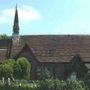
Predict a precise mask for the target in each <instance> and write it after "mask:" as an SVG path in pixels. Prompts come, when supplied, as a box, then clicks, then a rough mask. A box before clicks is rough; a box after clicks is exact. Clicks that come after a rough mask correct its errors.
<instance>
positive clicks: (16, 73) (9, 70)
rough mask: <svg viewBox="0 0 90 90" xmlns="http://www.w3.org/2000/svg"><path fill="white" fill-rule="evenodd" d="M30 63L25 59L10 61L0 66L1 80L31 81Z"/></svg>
mask: <svg viewBox="0 0 90 90" xmlns="http://www.w3.org/2000/svg"><path fill="white" fill-rule="evenodd" d="M30 68H31V66H30V62H28V60H27V59H26V58H24V57H22V58H19V59H18V60H16V61H15V60H14V59H9V60H7V61H5V62H3V63H2V64H1V65H0V78H2V77H4V78H5V79H7V78H12V79H13V77H14V78H15V79H29V77H30Z"/></svg>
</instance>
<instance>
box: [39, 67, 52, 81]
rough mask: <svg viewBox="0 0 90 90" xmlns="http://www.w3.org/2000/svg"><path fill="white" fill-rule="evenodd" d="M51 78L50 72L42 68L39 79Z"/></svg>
mask: <svg viewBox="0 0 90 90" xmlns="http://www.w3.org/2000/svg"><path fill="white" fill-rule="evenodd" d="M50 78H52V75H51V73H50V72H49V70H48V69H47V68H43V69H42V71H41V73H40V80H45V79H50Z"/></svg>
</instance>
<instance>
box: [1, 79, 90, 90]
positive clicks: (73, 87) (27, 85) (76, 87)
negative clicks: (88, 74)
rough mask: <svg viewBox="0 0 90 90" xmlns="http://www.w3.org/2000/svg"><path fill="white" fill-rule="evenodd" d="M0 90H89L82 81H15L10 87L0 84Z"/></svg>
mask: <svg viewBox="0 0 90 90" xmlns="http://www.w3.org/2000/svg"><path fill="white" fill-rule="evenodd" d="M20 83H21V85H20ZM0 90H90V89H89V88H88V87H87V86H86V85H85V84H84V82H82V81H63V80H62V81H61V80H58V79H46V80H41V81H32V82H26V81H24V80H23V81H16V82H14V83H12V84H11V85H8V84H7V85H6V84H0Z"/></svg>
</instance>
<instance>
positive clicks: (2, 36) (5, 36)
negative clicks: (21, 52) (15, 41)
mask: <svg viewBox="0 0 90 90" xmlns="http://www.w3.org/2000/svg"><path fill="white" fill-rule="evenodd" d="M9 38H10V37H9V36H7V35H6V34H3V35H0V39H9Z"/></svg>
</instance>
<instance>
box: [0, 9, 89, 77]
mask: <svg viewBox="0 0 90 90" xmlns="http://www.w3.org/2000/svg"><path fill="white" fill-rule="evenodd" d="M19 31H20V30H19V20H18V10H17V8H16V10H15V17H14V24H13V31H12V38H11V39H1V40H0V62H3V61H4V60H7V59H9V58H14V59H17V58H19V57H25V58H27V59H28V60H29V62H30V63H31V76H30V78H31V79H38V78H39V75H40V73H41V72H42V71H43V70H44V69H45V68H46V69H47V70H48V71H49V72H50V73H51V75H53V76H54V77H57V78H59V79H70V78H71V79H73V78H74V79H75V78H76V79H85V78H86V77H87V76H90V35H23V36H21V35H20V34H19Z"/></svg>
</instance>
